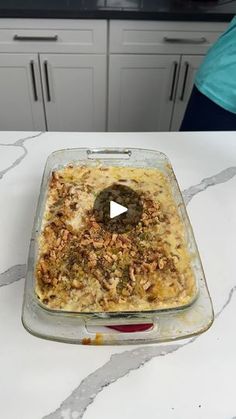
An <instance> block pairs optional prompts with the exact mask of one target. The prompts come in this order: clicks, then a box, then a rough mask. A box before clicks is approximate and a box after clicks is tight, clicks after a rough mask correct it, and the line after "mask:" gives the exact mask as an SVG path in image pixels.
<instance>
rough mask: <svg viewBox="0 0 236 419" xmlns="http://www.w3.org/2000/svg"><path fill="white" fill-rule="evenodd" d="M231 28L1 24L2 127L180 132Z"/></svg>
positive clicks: (12, 21) (92, 22) (38, 22)
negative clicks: (209, 55) (202, 71)
mask: <svg viewBox="0 0 236 419" xmlns="http://www.w3.org/2000/svg"><path fill="white" fill-rule="evenodd" d="M226 26H227V24H226V23H212V22H167V21H132V20H114V21H113V20H111V21H109V22H108V21H106V20H102V19H101V20H95V19H85V20H81V19H71V20H66V19H58V20H57V19H0V130H29V131H32V130H40V131H44V130H48V131H106V130H110V131H169V130H178V129H179V126H180V123H181V120H182V117H183V114H184V111H185V108H186V105H187V102H188V98H189V95H190V92H191V89H192V85H193V81H194V76H195V72H196V69H197V68H198V66H199V65H200V63H201V61H202V59H203V57H204V55H205V54H206V52H207V50H208V49H209V48H210V47H211V46H212V44H213V43H214V42H215V41H216V39H217V38H218V37H219V35H220V34H221V33H222V32H223V31H224V30H225V28H226Z"/></svg>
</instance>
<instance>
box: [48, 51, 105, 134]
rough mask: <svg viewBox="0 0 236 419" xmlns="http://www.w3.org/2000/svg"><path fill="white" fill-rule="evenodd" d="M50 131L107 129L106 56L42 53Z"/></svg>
mask: <svg viewBox="0 0 236 419" xmlns="http://www.w3.org/2000/svg"><path fill="white" fill-rule="evenodd" d="M40 66H41V74H42V75H43V77H42V80H43V91H44V98H45V111H46V118H47V128H48V130H49V131H105V129H106V56H105V55H95V54H94V55H92V54H91V55H90V54H88V55H83V54H40Z"/></svg>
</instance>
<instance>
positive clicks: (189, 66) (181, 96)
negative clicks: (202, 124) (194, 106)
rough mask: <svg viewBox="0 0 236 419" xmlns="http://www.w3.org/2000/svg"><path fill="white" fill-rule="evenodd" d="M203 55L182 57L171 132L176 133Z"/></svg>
mask: <svg viewBox="0 0 236 419" xmlns="http://www.w3.org/2000/svg"><path fill="white" fill-rule="evenodd" d="M203 58H204V55H183V56H182V59H181V68H180V74H179V82H178V88H177V92H176V98H175V107H174V112H173V118H172V123H171V131H178V130H179V128H180V125H181V122H182V120H183V117H184V113H185V109H186V107H187V104H188V100H189V97H190V95H191V92H192V88H193V85H194V80H195V75H196V72H197V69H198V67H199V66H200V64H201V62H202V61H203Z"/></svg>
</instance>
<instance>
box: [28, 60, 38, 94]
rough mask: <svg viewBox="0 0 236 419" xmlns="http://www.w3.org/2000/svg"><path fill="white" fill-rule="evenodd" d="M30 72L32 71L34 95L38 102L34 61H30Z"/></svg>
mask: <svg viewBox="0 0 236 419" xmlns="http://www.w3.org/2000/svg"><path fill="white" fill-rule="evenodd" d="M30 71H31V79H32V86H33V94H34V100H35V102H37V101H38V92H37V85H36V77H35V69H34V61H33V60H31V61H30Z"/></svg>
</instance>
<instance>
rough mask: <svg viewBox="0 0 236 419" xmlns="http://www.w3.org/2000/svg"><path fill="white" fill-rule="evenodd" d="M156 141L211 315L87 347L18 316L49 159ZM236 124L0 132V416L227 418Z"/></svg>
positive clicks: (233, 369)
mask: <svg viewBox="0 0 236 419" xmlns="http://www.w3.org/2000/svg"><path fill="white" fill-rule="evenodd" d="M101 146H104V147H105V146H110V147H112V146H114V147H117V146H120V147H122V146H124V147H142V148H150V149H157V150H160V151H162V152H164V153H166V154H167V155H168V156H169V158H170V159H171V162H172V164H173V166H174V169H175V172H176V175H177V178H178V181H179V184H180V187H181V189H182V191H183V195H184V199H185V202H186V204H187V205H188V213H189V216H190V219H191V222H192V225H193V229H194V233H195V237H196V240H197V243H198V246H199V250H200V253H201V257H202V261H203V265H204V269H205V273H206V278H207V282H208V285H209V289H210V293H211V296H212V299H213V304H214V309H215V313H216V318H215V321H214V323H213V326H212V327H211V329H210V330H209V331H208V332H206V333H205V334H203V335H201V336H198V337H195V338H192V339H188V340H183V341H178V342H174V343H167V344H161V345H147V346H144V345H142V346H132V347H131V346H127V347H87V346H77V345H67V344H63V343H57V342H49V341H44V340H41V339H38V338H36V337H33V336H31V335H30V334H28V333H27V332H26V331H25V330H24V328H23V326H22V325H21V320H20V316H21V305H22V295H23V285H24V284H23V279H24V276H25V272H26V260H27V253H28V246H29V240H30V234H31V228H32V223H33V217H34V211H35V207H36V202H37V197H38V192H39V187H40V181H41V176H42V171H43V167H44V164H45V160H46V158H47V156H48V154H49V153H51V152H52V151H54V150H57V149H61V148H68V147H101ZM235 214H236V133H235V132H227V133H191V134H189V133H164V134H163V133H138V134H137V133H129V134H122V133H121V134H116V133H105V134H104V133H96V134H95V133H92V134H90V133H85V134H84V133H79V134H78V133H17V132H6V133H4V132H2V133H0V337H1V343H0V371H1V374H0V390H1V391H0V417H1V418H4V419H46V418H47V419H79V418H82V417H83V419H95V418H96V419H97V418H100V417H103V419H106V418H107V419H108V418H109V419H110V418H114V419H118V418H121V417H122V418H123V419H130V418H133V417H136V418H143V417H148V418H155V419H156V418H161V419H172V418H174V419H189V418H191V419H205V418H207V419H208V418H211V417H212V418H213V417H214V419H234V418H235V415H236V401H235V376H236V358H235V353H236V334H235V330H236V328H235V321H236V320H235V319H236V292H235V291H236V264H235V251H236V217H235Z"/></svg>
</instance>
